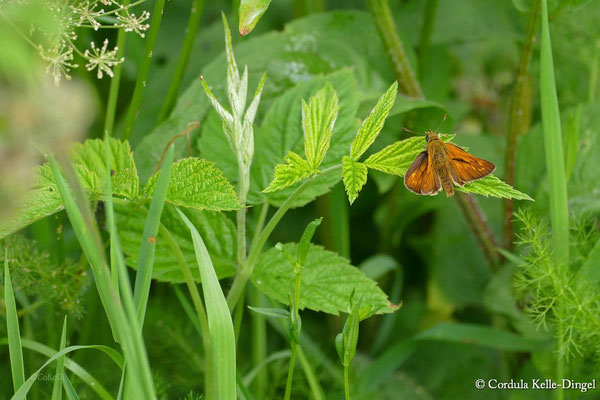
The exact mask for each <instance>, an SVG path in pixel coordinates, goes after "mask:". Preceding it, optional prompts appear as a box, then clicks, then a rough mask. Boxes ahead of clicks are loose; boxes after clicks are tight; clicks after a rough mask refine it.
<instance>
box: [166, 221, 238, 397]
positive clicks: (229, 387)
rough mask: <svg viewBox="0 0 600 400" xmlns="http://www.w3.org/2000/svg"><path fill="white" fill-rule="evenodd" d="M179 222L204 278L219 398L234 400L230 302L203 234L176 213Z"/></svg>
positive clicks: (232, 337) (203, 289) (234, 369)
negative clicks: (191, 245)
mask: <svg viewBox="0 0 600 400" xmlns="http://www.w3.org/2000/svg"><path fill="white" fill-rule="evenodd" d="M177 212H178V213H179V216H180V218H181V219H182V220H183V222H184V223H185V225H186V226H187V227H188V229H189V230H190V231H191V236H192V240H193V243H194V250H195V253H196V262H197V265H198V269H199V270H200V275H201V277H202V292H203V293H204V301H205V303H206V315H207V317H208V320H209V321H210V323H209V324H208V330H209V332H210V349H211V356H212V359H213V365H214V368H215V378H216V381H217V383H216V387H217V390H216V392H217V393H216V394H217V398H219V399H223V400H235V398H236V387H237V386H236V383H235V382H236V365H235V334H234V332H233V322H232V320H231V314H230V313H229V307H227V301H226V300H225V296H224V295H223V291H222V289H221V285H220V284H219V280H218V279H217V275H216V273H215V269H214V267H213V264H212V261H211V259H210V256H209V254H208V249H207V248H206V246H205V244H204V241H203V240H202V237H201V236H200V233H198V231H197V230H196V228H195V227H194V225H193V224H192V222H191V221H190V220H189V219H188V218H187V217H186V216H185V214H184V213H183V212H181V211H180V210H177Z"/></svg>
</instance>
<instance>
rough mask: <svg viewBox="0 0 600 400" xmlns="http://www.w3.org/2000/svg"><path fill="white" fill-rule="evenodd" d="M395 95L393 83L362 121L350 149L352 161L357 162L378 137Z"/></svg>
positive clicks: (395, 90)
mask: <svg viewBox="0 0 600 400" xmlns="http://www.w3.org/2000/svg"><path fill="white" fill-rule="evenodd" d="M397 93H398V82H394V83H393V84H392V86H390V88H389V89H388V90H387V92H385V93H384V94H383V96H381V97H380V98H379V100H378V101H377V104H376V105H375V107H373V110H371V112H370V113H369V115H368V116H367V118H366V119H365V120H364V121H363V123H362V125H361V126H360V129H359V130H358V134H357V135H356V137H355V138H354V140H353V141H352V147H351V148H350V156H351V157H352V158H353V159H354V160H358V159H359V157H360V156H362V155H363V153H364V152H365V151H367V149H368V148H369V146H371V145H372V144H373V142H374V141H375V139H376V138H377V136H378V135H379V132H380V131H381V128H383V124H384V122H385V119H386V118H387V116H388V114H389V112H390V109H391V108H392V106H393V105H394V102H395V101H396V94H397Z"/></svg>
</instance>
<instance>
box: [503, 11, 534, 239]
mask: <svg viewBox="0 0 600 400" xmlns="http://www.w3.org/2000/svg"><path fill="white" fill-rule="evenodd" d="M540 6H541V0H534V1H533V3H532V4H531V11H530V13H529V21H528V22H527V31H526V33H525V42H524V43H523V49H522V51H521V61H520V62H519V70H518V72H517V80H516V84H515V91H514V93H513V97H512V101H511V105H510V112H509V119H508V136H507V139H506V159H505V164H506V172H505V175H504V180H505V181H506V183H508V184H509V185H511V186H514V184H515V158H516V154H517V139H518V136H519V135H520V134H523V133H526V132H527V131H529V127H530V124H531V121H530V119H531V118H530V117H531V77H530V76H529V66H530V64H531V55H532V53H533V44H534V42H535V33H536V31H537V27H538V15H539V13H540ZM513 212H514V202H513V200H512V199H506V200H504V245H505V246H506V248H508V249H510V248H512V245H513V237H514V228H513Z"/></svg>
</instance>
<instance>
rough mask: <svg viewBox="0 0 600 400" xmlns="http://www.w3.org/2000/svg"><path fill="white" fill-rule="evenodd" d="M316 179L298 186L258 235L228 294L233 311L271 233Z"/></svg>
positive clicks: (336, 166) (330, 168) (339, 167)
mask: <svg viewBox="0 0 600 400" xmlns="http://www.w3.org/2000/svg"><path fill="white" fill-rule="evenodd" d="M341 167H342V166H341V165H339V164H338V165H334V166H332V167H329V168H326V169H324V170H323V171H321V174H326V173H332V172H335V171H337V170H339V169H341ZM317 176H318V175H317ZM314 179H315V177H312V178H309V179H307V180H305V181H304V182H302V184H301V185H300V186H298V188H297V189H296V190H295V191H294V193H292V194H291V195H290V197H288V198H287V199H286V200H285V201H284V202H283V204H282V205H281V207H279V209H278V210H277V211H276V212H275V214H273V216H272V217H271V219H270V220H269V222H268V223H267V225H266V226H265V228H264V229H263V230H262V232H261V233H260V235H259V236H258V238H257V240H256V242H253V243H252V248H251V249H250V252H249V254H248V258H247V260H246V262H245V263H244V264H243V265H242V267H241V268H240V270H239V271H238V274H237V275H236V276H235V279H234V280H233V285H232V286H231V289H230V290H229V293H228V294H227V305H228V306H229V310H231V311H233V309H234V308H235V307H236V305H237V302H238V300H239V299H240V296H241V294H242V293H243V291H244V288H245V287H246V284H247V283H248V280H249V279H250V276H251V275H252V271H253V269H254V265H255V264H256V261H258V257H259V256H260V253H261V251H262V249H263V247H264V245H265V243H266V242H267V239H268V238H269V235H271V232H273V229H275V227H276V226H277V224H278V223H279V221H280V220H281V218H283V216H284V215H285V213H286V212H287V211H288V210H289V209H290V207H291V206H292V204H293V202H294V201H295V200H296V199H297V198H298V197H299V196H300V195H301V194H302V193H303V192H304V191H305V190H306V189H307V188H308V187H309V186H310V184H311V183H312V182H313V180H314Z"/></svg>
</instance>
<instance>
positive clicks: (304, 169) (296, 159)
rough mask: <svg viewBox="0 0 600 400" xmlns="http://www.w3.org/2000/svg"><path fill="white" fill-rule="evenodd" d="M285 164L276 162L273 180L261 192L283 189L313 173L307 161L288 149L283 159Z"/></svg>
mask: <svg viewBox="0 0 600 400" xmlns="http://www.w3.org/2000/svg"><path fill="white" fill-rule="evenodd" d="M283 160H284V161H285V162H286V164H277V165H276V166H275V171H274V173H273V180H272V181H271V183H270V184H269V186H267V188H266V189H265V190H263V193H270V192H275V191H277V190H281V189H285V188H286V187H288V186H291V185H293V184H294V183H296V182H298V181H300V180H302V179H304V178H308V177H309V176H311V175H313V174H315V171H314V170H313V169H312V168H311V167H310V165H308V162H307V161H306V160H305V159H303V158H302V157H300V156H299V155H298V154H296V153H294V152H293V151H290V152H289V153H288V154H287V155H286V156H285V158H284V159H283Z"/></svg>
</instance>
